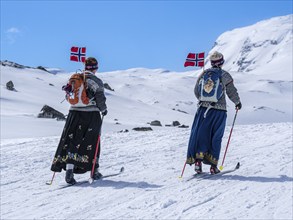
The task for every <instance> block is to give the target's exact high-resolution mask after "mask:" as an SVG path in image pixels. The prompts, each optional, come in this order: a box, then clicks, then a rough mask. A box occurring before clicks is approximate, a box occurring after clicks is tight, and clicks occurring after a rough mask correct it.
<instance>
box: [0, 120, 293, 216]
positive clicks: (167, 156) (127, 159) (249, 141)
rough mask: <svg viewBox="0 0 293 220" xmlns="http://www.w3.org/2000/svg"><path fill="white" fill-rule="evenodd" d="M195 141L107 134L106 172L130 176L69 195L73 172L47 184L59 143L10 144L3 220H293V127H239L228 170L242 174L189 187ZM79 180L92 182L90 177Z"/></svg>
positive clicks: (182, 136) (185, 132)
mask: <svg viewBox="0 0 293 220" xmlns="http://www.w3.org/2000/svg"><path fill="white" fill-rule="evenodd" d="M229 132H230V127H227V128H226V132H225V136H224V138H223V143H222V152H221V156H223V154H224V150H225V147H226V143H227V139H228V135H229ZM189 134H190V129H179V128H166V129H162V130H158V131H155V132H154V131H152V132H134V131H131V132H129V133H106V134H103V135H102V154H101V160H100V165H101V172H102V173H104V174H105V175H107V174H108V173H115V172H118V171H119V169H120V168H121V166H124V167H125V171H124V173H122V174H121V175H119V176H115V177H110V178H107V179H104V180H101V181H97V182H94V183H93V184H92V185H90V184H87V183H86V184H83V185H80V186H73V187H68V188H64V189H60V187H62V186H64V185H66V184H65V181H64V175H65V172H61V173H56V176H55V180H54V182H53V185H51V186H48V185H46V184H45V183H46V182H47V181H49V180H51V178H52V174H53V173H52V172H51V171H50V165H51V162H52V158H53V156H54V153H55V150H56V147H57V144H58V142H59V137H44V138H27V139H10V140H4V141H2V143H1V167H0V169H1V219H44V218H46V219H197V218H200V219H208V218H209V219H210V218H214V219H232V218H234V219H235V218H237V219H238V218H239V219H256V218H258V219H291V217H292V205H293V204H292V182H293V179H292V123H276V124H257V125H236V126H235V127H234V131H233V135H232V139H231V143H230V146H229V150H228V153H227V157H226V161H225V164H224V170H225V169H226V170H227V169H230V168H234V166H235V165H236V163H237V162H240V163H241V167H240V169H239V170H237V171H235V172H233V173H229V174H226V175H223V176H219V177H217V176H215V177H213V178H210V179H206V180H205V179H201V180H199V179H194V180H192V181H187V179H188V178H189V177H190V176H191V175H192V174H193V166H192V167H190V166H188V165H187V166H186V169H185V173H184V176H183V178H182V179H179V178H178V177H179V176H180V174H181V170H182V168H183V165H184V162H185V155H186V150H187V144H188V139H189ZM221 161H222V157H221V158H220V162H221ZM203 169H204V171H208V170H209V167H208V166H204V167H203ZM75 177H76V179H77V180H78V181H83V180H87V179H88V177H89V173H86V174H82V175H75Z"/></svg>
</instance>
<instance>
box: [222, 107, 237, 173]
mask: <svg viewBox="0 0 293 220" xmlns="http://www.w3.org/2000/svg"><path fill="white" fill-rule="evenodd" d="M237 112H238V108H237V109H236V113H235V116H234V120H233V124H232V127H231V131H230V134H229V138H228V142H227V146H226V150H225V154H224V158H223V161H222V165H221V166H220V170H223V168H224V167H223V164H224V161H225V158H226V153H227V150H228V146H229V143H230V139H231V135H232V131H233V128H234V124H235V120H236V116H237Z"/></svg>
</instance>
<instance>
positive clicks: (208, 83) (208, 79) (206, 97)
mask: <svg viewBox="0 0 293 220" xmlns="http://www.w3.org/2000/svg"><path fill="white" fill-rule="evenodd" d="M221 78H222V70H221V69H208V70H207V71H206V72H205V73H204V74H203V76H202V77H201V79H200V80H199V86H198V93H199V100H200V101H204V102H218V101H219V99H220V98H221V97H222V95H223V94H224V88H223V84H222V82H221Z"/></svg>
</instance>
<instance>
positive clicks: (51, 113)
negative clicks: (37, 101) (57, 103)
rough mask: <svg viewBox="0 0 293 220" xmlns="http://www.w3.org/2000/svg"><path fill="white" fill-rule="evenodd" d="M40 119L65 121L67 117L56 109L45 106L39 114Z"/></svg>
mask: <svg viewBox="0 0 293 220" xmlns="http://www.w3.org/2000/svg"><path fill="white" fill-rule="evenodd" d="M38 118H56V119H57V120H65V119H66V118H65V115H64V114H62V113H61V112H59V111H57V110H55V109H54V108H52V107H50V106H48V105H44V106H43V108H42V109H41V113H39V114H38Z"/></svg>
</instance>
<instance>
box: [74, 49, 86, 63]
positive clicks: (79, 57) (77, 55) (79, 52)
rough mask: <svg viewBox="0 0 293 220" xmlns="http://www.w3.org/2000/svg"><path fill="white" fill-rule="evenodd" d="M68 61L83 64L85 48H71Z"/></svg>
mask: <svg viewBox="0 0 293 220" xmlns="http://www.w3.org/2000/svg"><path fill="white" fill-rule="evenodd" d="M70 51H71V54H70V60H71V61H75V62H85V58H86V56H85V52H86V48H85V47H71V50H70Z"/></svg>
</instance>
